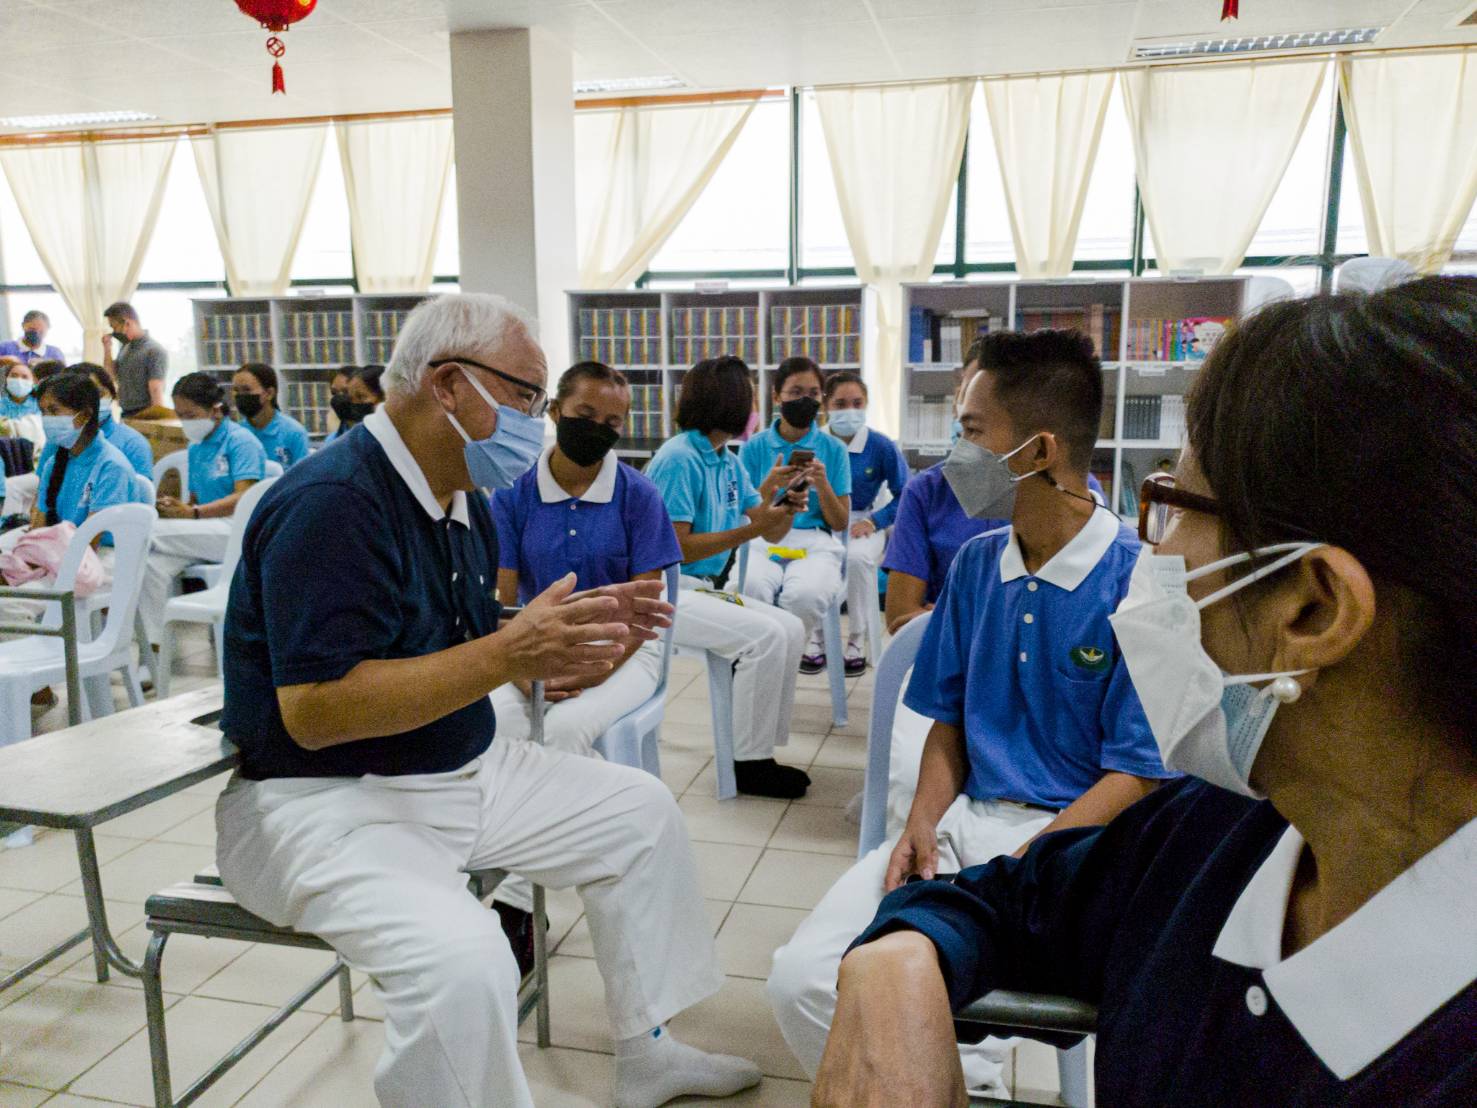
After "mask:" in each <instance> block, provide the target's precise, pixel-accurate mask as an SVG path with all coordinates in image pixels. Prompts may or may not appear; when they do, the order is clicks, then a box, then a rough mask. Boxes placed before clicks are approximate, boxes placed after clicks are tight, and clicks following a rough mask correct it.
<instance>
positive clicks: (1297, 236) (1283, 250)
mask: <svg viewBox="0 0 1477 1108" xmlns="http://www.w3.org/2000/svg"><path fill="white" fill-rule="evenodd" d="M1337 88H1338V82H1337V81H1333V80H1329V81H1326V82H1325V83H1324V86H1323V92H1322V94H1321V95H1320V96H1319V97H1318V101H1317V103H1315V104H1314V105H1313V110H1312V112H1310V113H1309V115H1308V123H1307V126H1305V127H1304V128H1303V133H1302V136H1301V137H1300V138H1299V139H1298V144H1297V148H1296V149H1295V150H1294V151H1293V154H1292V159H1291V160H1290V161H1289V162H1288V163H1287V172H1286V173H1285V174H1283V177H1282V181H1281V183H1280V184H1279V185H1278V186H1277V191H1276V192H1275V193H1274V194H1273V195H1272V202H1271V203H1270V204H1269V205H1268V206H1267V214H1266V215H1264V216H1263V217H1262V223H1261V226H1260V227H1258V228H1257V232H1256V234H1255V235H1254V236H1253V237H1252V240H1251V246H1250V247H1249V248H1248V249H1247V251H1246V252H1247V253H1248V254H1253V255H1271V256H1273V257H1283V256H1285V255H1288V254H1316V253H1317V252H1318V250H1319V249H1320V246H1319V243H1320V241H1321V239H1322V237H1323V216H1324V206H1323V204H1324V190H1325V189H1326V187H1327V179H1328V146H1329V135H1330V134H1331V132H1332V129H1333V104H1334V96H1335V95H1336V90H1337Z"/></svg>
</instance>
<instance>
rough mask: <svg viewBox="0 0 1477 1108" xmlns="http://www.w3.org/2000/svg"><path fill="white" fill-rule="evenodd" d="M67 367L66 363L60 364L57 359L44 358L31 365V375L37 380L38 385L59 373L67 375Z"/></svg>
mask: <svg viewBox="0 0 1477 1108" xmlns="http://www.w3.org/2000/svg"><path fill="white" fill-rule="evenodd" d="M66 371H67V366H66V363H65V362H59V361H57V360H56V359H55V358H42V359H40V360H39V361H35V362H32V363H31V375H32V376H33V377H35V378H36V382H37V384H40V383H41V382H42V381H44V380H46V379H47V378H48V377H55V376H56V375H57V374H58V373H65V372H66Z"/></svg>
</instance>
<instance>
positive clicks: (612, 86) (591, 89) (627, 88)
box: [574, 77, 687, 96]
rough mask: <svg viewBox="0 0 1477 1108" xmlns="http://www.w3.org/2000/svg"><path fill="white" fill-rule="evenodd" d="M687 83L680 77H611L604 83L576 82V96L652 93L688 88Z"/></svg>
mask: <svg viewBox="0 0 1477 1108" xmlns="http://www.w3.org/2000/svg"><path fill="white" fill-rule="evenodd" d="M686 87H687V82H686V81H684V80H682V78H680V77H610V78H607V79H605V80H603V81H576V82H575V83H574V91H575V94H576V95H580V96H585V95H589V94H590V93H596V92H651V91H653V90H655V89H664V88H686Z"/></svg>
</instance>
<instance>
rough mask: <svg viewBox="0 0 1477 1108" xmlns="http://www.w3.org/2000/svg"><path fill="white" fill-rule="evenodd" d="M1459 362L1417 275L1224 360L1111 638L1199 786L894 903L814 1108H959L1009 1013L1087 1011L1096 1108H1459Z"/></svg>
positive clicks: (1474, 1074) (1301, 304)
mask: <svg viewBox="0 0 1477 1108" xmlns="http://www.w3.org/2000/svg"><path fill="white" fill-rule="evenodd" d="M1474 334H1477V280H1474V279H1470V278H1427V279H1425V280H1421V281H1417V282H1414V283H1411V284H1408V285H1404V286H1401V287H1398V288H1394V289H1390V290H1387V291H1384V292H1380V293H1377V294H1374V295H1369V296H1365V295H1362V294H1353V295H1341V296H1333V297H1317V298H1314V299H1309V300H1298V301H1289V302H1285V303H1279V304H1275V305H1272V306H1270V307H1268V308H1266V309H1264V310H1262V311H1260V312H1258V313H1257V314H1256V315H1255V316H1253V317H1251V318H1250V319H1248V320H1246V321H1245V322H1244V323H1243V324H1242V325H1241V326H1240V327H1239V328H1238V329H1236V330H1233V331H1232V332H1230V333H1229V334H1228V335H1227V336H1226V337H1225V338H1224V339H1223V340H1222V341H1221V342H1220V343H1219V344H1218V345H1217V346H1216V348H1215V350H1214V352H1213V353H1212V354H1211V356H1210V357H1209V358H1208V359H1207V361H1206V363H1205V367H1204V368H1203V369H1202V370H1201V371H1200V373H1201V379H1200V381H1199V382H1198V384H1197V386H1196V388H1195V390H1194V392H1193V393H1192V395H1191V398H1190V402H1189V411H1188V416H1189V419H1188V424H1189V446H1188V448H1187V450H1186V452H1185V454H1184V456H1183V458H1182V459H1181V462H1180V466H1179V472H1178V474H1177V475H1176V477H1174V478H1169V477H1167V476H1164V475H1161V476H1159V477H1158V478H1151V479H1150V481H1149V482H1146V484H1145V488H1144V495H1143V503H1142V512H1141V514H1142V518H1141V521H1140V528H1141V531H1142V534H1143V537H1144V539H1145V540H1146V543H1147V544H1148V545H1146V547H1145V549H1144V552H1143V554H1142V556H1141V561H1140V564H1139V566H1138V568H1137V570H1136V571H1135V578H1134V581H1133V584H1132V586H1131V587H1130V590H1129V594H1128V596H1127V597H1126V598H1125V600H1124V601H1123V603H1122V605H1121V606H1120V608H1119V609H1118V611H1117V613H1116V614H1115V615H1114V616H1113V617H1112V618H1113V626H1114V632H1115V634H1116V635H1117V636H1118V641H1119V646H1120V648H1121V649H1122V650H1123V652H1124V656H1125V659H1126V661H1127V663H1128V666H1129V669H1130V672H1132V674H1133V678H1134V684H1135V686H1136V687H1137V688H1138V689H1139V692H1140V697H1141V699H1142V701H1143V703H1144V709H1145V712H1146V714H1147V716H1148V719H1149V723H1150V725H1151V726H1152V728H1153V730H1154V734H1155V738H1156V740H1157V741H1158V743H1159V746H1160V749H1161V752H1162V753H1163V756H1164V761H1165V764H1166V765H1167V766H1168V767H1170V768H1172V769H1179V770H1182V771H1184V772H1185V773H1186V774H1190V775H1193V776H1189V777H1187V778H1185V779H1184V780H1183V781H1181V782H1177V783H1175V784H1173V785H1170V786H1167V787H1165V788H1163V789H1161V790H1159V791H1158V792H1156V793H1155V794H1153V795H1152V796H1150V797H1148V798H1147V799H1145V800H1143V801H1141V802H1140V803H1138V804H1136V805H1135V806H1134V807H1132V808H1130V809H1129V810H1128V811H1126V812H1124V813H1123V815H1121V816H1119V817H1118V818H1117V819H1116V820H1114V821H1113V822H1112V823H1111V824H1109V825H1108V826H1107V827H1105V828H1098V829H1081V830H1070V831H1063V832H1060V833H1058V834H1054V835H1049V836H1045V837H1043V838H1042V839H1040V840H1038V841H1037V842H1036V843H1035V844H1033V846H1032V847H1031V849H1030V850H1029V851H1028V852H1027V853H1026V855H1025V856H1024V857H1023V858H1021V859H1020V860H1014V859H1009V858H1005V859H999V860H996V861H994V862H991V863H990V864H988V865H985V866H980V867H977V868H975V869H970V870H966V871H965V872H964V873H963V874H960V875H959V876H958V877H956V878H955V879H954V880H952V881H946V880H938V881H926V882H918V883H915V884H912V885H909V886H906V887H904V888H902V889H899V890H897V891H896V892H894V893H893V894H892V895H891V896H889V897H888V898H887V899H886V900H884V901H883V903H882V907H881V909H880V910H879V912H878V914H877V917H876V918H875V919H874V921H873V923H872V924H871V926H870V927H868V929H867V930H866V931H865V932H864V933H863V934H862V936H861V937H860V938H859V939H858V940H857V943H856V944H854V946H853V947H852V950H851V952H850V953H849V954H848V955H847V956H846V958H845V960H844V961H843V962H842V964H841V971H840V1001H839V1006H838V1008H837V1011H836V1018H835V1022H834V1024H833V1027H832V1033H831V1036H830V1039H829V1041H828V1045H827V1051H826V1056H825V1059H824V1061H823V1063H822V1067H821V1072H820V1074H819V1076H818V1079H817V1084H816V1090H815V1099H814V1103H816V1104H821V1105H842V1104H845V1105H861V1104H869V1103H884V1102H885V1103H910V1104H914V1105H920V1106H921V1105H935V1104H963V1103H965V1097H964V1089H963V1081H962V1077H961V1074H960V1070H959V1056H958V1052H957V1050H956V1048H955V1043H954V1028H953V1024H952V1022H951V1019H950V1013H951V1010H957V1009H959V1008H960V1007H962V1006H963V1005H965V1004H967V1003H969V1002H970V1001H972V1000H974V999H976V998H977V997H979V996H981V995H983V994H984V993H986V992H989V991H990V990H991V989H997V988H1003V989H1018V990H1024V991H1030V992H1043V993H1055V994H1065V995H1067V996H1072V997H1077V998H1079V999H1082V1000H1086V1001H1090V1002H1092V1003H1094V1004H1096V1005H1098V1010H1099V1021H1098V1029H1097V1038H1098V1043H1097V1062H1096V1081H1097V1097H1098V1103H1101V1104H1242V1105H1245V1104H1276V1105H1293V1104H1319V1105H1322V1104H1330V1103H1338V1104H1369V1105H1375V1104H1394V1103H1399V1104H1402V1105H1410V1104H1420V1105H1457V1104H1463V1105H1466V1104H1472V1103H1474V1102H1477V925H1474V922H1473V921H1474V919H1477V818H1474V817H1477V723H1474V717H1473V713H1472V704H1473V687H1474V680H1477V679H1474V676H1473V675H1474V671H1477V645H1474V644H1477V585H1474V579H1473V575H1472V566H1473V564H1474V561H1477V371H1474V368H1473V360H1472V343H1473V336H1474ZM1187 571H1188V572H1187ZM1197 778H1198V779H1197Z"/></svg>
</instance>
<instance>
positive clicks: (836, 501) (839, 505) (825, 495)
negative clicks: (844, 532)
mask: <svg viewBox="0 0 1477 1108" xmlns="http://www.w3.org/2000/svg"><path fill="white" fill-rule="evenodd" d="M820 498H821V515H823V516H825V517H826V526H827V527H829V528H830V529H831V530H832V531H840V530H841V529H842V528H843V527H845V526H846V525H847V523H848V522H849V521H850V519H851V507H850V504H849V503H843V502H842V500H841V497H840V496H838V495H837V494H836V491H835V490H834V489H833V488H831V486H830V485H827V486H826V487H825V488H823V489H821V490H820ZM846 499H847V501H850V499H851V497H849V496H848V497H847V498H846Z"/></svg>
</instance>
